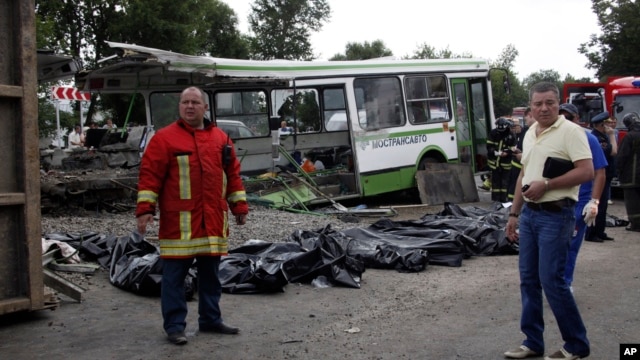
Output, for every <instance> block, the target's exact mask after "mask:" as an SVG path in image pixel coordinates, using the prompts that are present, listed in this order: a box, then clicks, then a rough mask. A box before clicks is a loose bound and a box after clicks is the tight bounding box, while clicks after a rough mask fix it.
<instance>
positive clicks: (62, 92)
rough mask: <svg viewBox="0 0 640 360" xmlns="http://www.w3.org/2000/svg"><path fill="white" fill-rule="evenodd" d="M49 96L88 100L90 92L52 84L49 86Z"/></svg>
mask: <svg viewBox="0 0 640 360" xmlns="http://www.w3.org/2000/svg"><path fill="white" fill-rule="evenodd" d="M51 97H52V98H54V99H60V100H80V101H90V100H91V93H89V92H83V91H79V90H78V89H76V88H72V87H62V86H54V87H53V88H51Z"/></svg>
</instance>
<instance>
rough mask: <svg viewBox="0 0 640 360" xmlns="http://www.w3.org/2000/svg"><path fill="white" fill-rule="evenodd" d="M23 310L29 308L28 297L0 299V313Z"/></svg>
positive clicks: (29, 301)
mask: <svg viewBox="0 0 640 360" xmlns="http://www.w3.org/2000/svg"><path fill="white" fill-rule="evenodd" d="M25 310H31V300H29V298H28V297H15V298H8V299H3V300H0V315H4V314H9V313H13V312H16V311H25Z"/></svg>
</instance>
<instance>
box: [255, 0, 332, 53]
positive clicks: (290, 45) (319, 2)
mask: <svg viewBox="0 0 640 360" xmlns="http://www.w3.org/2000/svg"><path fill="white" fill-rule="evenodd" d="M330 17H331V8H330V7H329V3H328V2H327V0H287V1H282V0H255V2H254V4H253V5H251V14H250V15H249V26H250V28H251V30H252V31H253V33H254V34H255V36H253V37H251V53H252V58H254V59H260V60H272V59H287V60H312V59H313V58H314V55H313V49H312V47H311V42H310V37H311V33H312V32H318V31H320V29H322V26H323V24H324V23H325V22H326V21H327V20H329V18H330Z"/></svg>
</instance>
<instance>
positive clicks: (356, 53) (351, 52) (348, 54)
mask: <svg viewBox="0 0 640 360" xmlns="http://www.w3.org/2000/svg"><path fill="white" fill-rule="evenodd" d="M391 55H393V53H392V52H391V50H389V48H387V46H386V45H385V44H384V42H383V41H382V40H375V41H373V42H371V43H369V42H368V41H365V42H364V43H362V44H359V43H356V42H349V43H347V45H346V46H345V47H344V54H335V55H333V57H332V58H331V59H329V60H332V61H333V60H335V61H338V60H367V59H376V58H380V57H384V56H391Z"/></svg>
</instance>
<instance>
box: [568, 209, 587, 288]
mask: <svg viewBox="0 0 640 360" xmlns="http://www.w3.org/2000/svg"><path fill="white" fill-rule="evenodd" d="M589 200H590V198H587V199H585V200H579V201H578V203H577V204H576V209H575V217H576V226H575V230H574V231H573V236H572V237H571V243H570V245H569V253H567V266H566V268H565V269H564V281H566V282H567V286H571V284H572V283H573V272H574V270H575V269H576V261H577V260H578V252H579V251H580V247H581V246H582V241H583V240H584V234H585V232H586V231H587V224H586V223H585V222H584V217H583V216H582V210H584V207H585V206H586V205H587V203H588V202H589Z"/></svg>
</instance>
